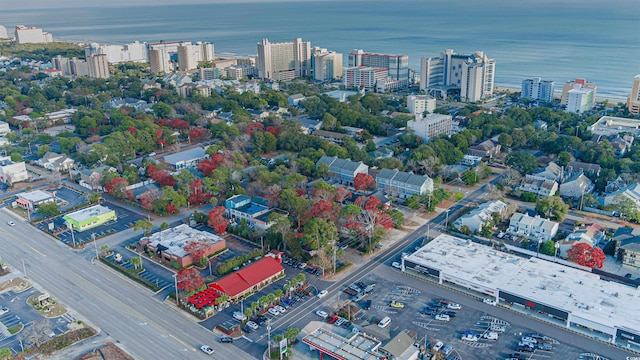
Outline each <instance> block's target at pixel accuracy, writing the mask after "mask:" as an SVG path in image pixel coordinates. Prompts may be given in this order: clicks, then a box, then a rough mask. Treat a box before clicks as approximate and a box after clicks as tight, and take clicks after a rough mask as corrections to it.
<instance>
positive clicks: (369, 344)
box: [302, 328, 385, 360]
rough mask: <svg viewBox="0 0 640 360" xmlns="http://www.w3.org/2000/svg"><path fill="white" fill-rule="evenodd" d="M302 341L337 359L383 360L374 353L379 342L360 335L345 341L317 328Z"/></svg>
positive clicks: (379, 355)
mask: <svg viewBox="0 0 640 360" xmlns="http://www.w3.org/2000/svg"><path fill="white" fill-rule="evenodd" d="M302 341H303V342H304V343H305V344H308V345H309V346H312V347H314V348H317V349H320V350H322V351H324V352H329V353H330V354H331V355H333V356H334V357H335V358H337V359H345V360H368V359H380V360H382V359H384V358H385V356H384V355H382V354H380V353H378V352H377V351H376V350H377V348H378V347H379V346H380V342H379V341H377V340H374V339H373V338H370V337H368V336H367V335H366V334H362V333H357V334H355V335H353V336H351V338H349V339H347V338H344V337H342V336H340V335H337V334H334V333H332V332H331V331H328V330H325V329H322V328H318V329H317V330H316V331H314V332H312V333H311V334H309V335H307V336H305V337H304V338H303V339H302Z"/></svg>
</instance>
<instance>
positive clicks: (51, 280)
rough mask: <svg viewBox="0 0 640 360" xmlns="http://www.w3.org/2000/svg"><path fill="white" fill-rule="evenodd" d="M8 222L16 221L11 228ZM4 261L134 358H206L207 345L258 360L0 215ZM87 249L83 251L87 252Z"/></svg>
mask: <svg viewBox="0 0 640 360" xmlns="http://www.w3.org/2000/svg"><path fill="white" fill-rule="evenodd" d="M9 220H12V221H14V222H15V223H16V225H15V226H13V227H10V226H8V225H6V224H7V222H8V221H9ZM0 224H1V225H0V248H1V249H2V253H1V255H2V259H3V260H6V261H7V262H9V264H10V265H12V266H13V267H14V269H17V270H18V271H22V270H23V266H22V264H23V261H24V269H25V270H26V275H27V278H28V279H29V280H30V281H32V282H33V283H35V284H36V285H37V286H38V287H39V288H40V289H42V290H43V291H47V292H49V293H50V294H51V296H52V297H53V298H54V299H55V300H57V301H58V302H60V303H61V304H62V305H64V306H65V307H67V308H72V309H73V310H75V311H76V312H77V313H79V314H81V315H82V316H83V317H85V318H87V319H88V320H89V323H90V324H92V326H95V327H97V328H98V330H100V331H102V332H103V333H104V334H106V335H108V336H110V337H111V338H112V339H113V341H114V342H118V343H120V345H122V346H123V347H124V348H125V349H126V350H127V352H128V353H129V354H131V355H132V356H133V357H134V358H136V359H141V360H142V359H149V360H156V359H184V358H190V359H199V358H202V359H206V358H210V357H208V356H207V355H205V354H204V353H202V352H201V351H200V350H199V347H200V346H201V345H203V344H207V345H209V346H211V347H213V348H214V349H215V352H216V357H217V358H222V359H231V358H233V359H237V360H244V359H254V358H255V357H254V356H251V355H249V354H247V353H245V352H243V351H242V350H239V349H237V348H236V347H234V346H221V345H220V344H218V343H217V342H216V337H215V336H214V335H213V334H212V333H211V332H210V331H207V330H206V329H204V328H203V327H201V326H197V320H196V319H195V318H192V317H190V316H188V315H186V314H185V313H184V312H182V311H180V310H177V309H175V308H173V307H172V306H170V305H168V304H165V303H162V302H160V301H158V300H155V299H154V297H153V296H152V295H153V294H152V293H151V292H150V291H149V290H147V289H145V288H143V287H141V286H140V285H138V284H136V283H133V282H132V281H131V280H129V279H127V278H125V277H124V276H122V275H121V274H118V273H115V272H113V271H112V270H111V269H109V268H107V267H105V266H104V265H102V264H92V263H91V262H90V261H89V260H87V257H86V256H81V255H79V254H76V253H75V252H74V250H72V249H70V248H69V247H67V246H65V245H63V244H62V243H60V242H58V241H56V240H53V239H52V238H50V237H48V236H47V235H45V234H43V233H41V232H40V231H38V230H36V229H34V228H33V227H32V226H31V225H29V224H28V223H26V222H25V221H24V220H19V219H17V217H16V216H14V215H12V214H11V213H10V212H9V210H6V209H2V211H0ZM88 250H89V249H87V250H85V251H88Z"/></svg>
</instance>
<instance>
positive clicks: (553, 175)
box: [535, 161, 564, 182]
mask: <svg viewBox="0 0 640 360" xmlns="http://www.w3.org/2000/svg"><path fill="white" fill-rule="evenodd" d="M535 175H536V176H538V177H541V178H545V179H547V180H553V181H558V182H560V181H562V178H563V177H564V169H563V168H562V166H560V165H558V164H556V163H554V162H553V161H551V162H549V164H548V165H547V166H546V167H545V168H544V169H543V170H542V171H540V172H538V173H536V174H535Z"/></svg>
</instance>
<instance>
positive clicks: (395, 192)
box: [376, 169, 433, 199]
mask: <svg viewBox="0 0 640 360" xmlns="http://www.w3.org/2000/svg"><path fill="white" fill-rule="evenodd" d="M376 182H377V183H378V188H380V189H382V190H384V192H385V193H387V194H389V195H391V196H396V197H399V198H401V199H406V198H408V197H410V196H411V195H413V194H416V195H425V194H428V193H431V192H432V191H433V180H432V179H431V178H430V177H428V176H423V175H415V174H412V173H408V172H404V171H398V170H391V169H382V170H380V172H379V173H378V175H377V176H376Z"/></svg>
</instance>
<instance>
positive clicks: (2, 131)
mask: <svg viewBox="0 0 640 360" xmlns="http://www.w3.org/2000/svg"><path fill="white" fill-rule="evenodd" d="M10 132H11V129H9V123H7V122H5V121H0V136H5V135H7V134H8V133H10Z"/></svg>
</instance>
